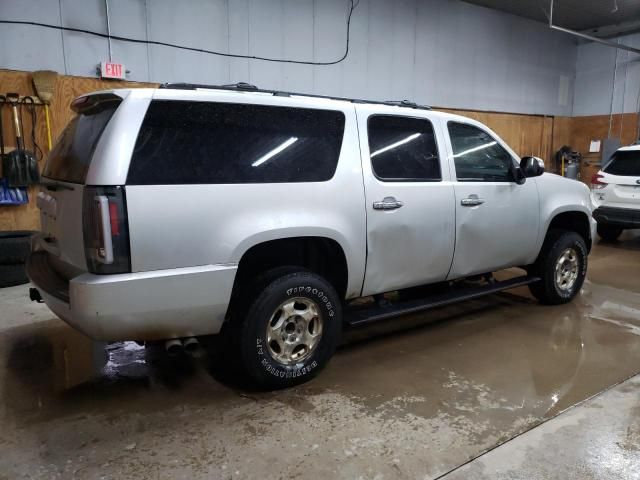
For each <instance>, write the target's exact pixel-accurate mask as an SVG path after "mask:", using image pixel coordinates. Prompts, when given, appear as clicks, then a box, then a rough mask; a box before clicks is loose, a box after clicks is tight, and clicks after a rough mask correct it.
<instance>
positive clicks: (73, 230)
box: [37, 179, 87, 276]
mask: <svg viewBox="0 0 640 480" xmlns="http://www.w3.org/2000/svg"><path fill="white" fill-rule="evenodd" d="M83 191H84V185H78V184H72V183H66V182H50V181H48V180H47V179H43V186H42V189H41V191H40V192H39V193H38V199H37V205H38V208H39V209H40V225H41V230H42V234H43V235H42V241H41V242H40V246H41V247H42V248H43V249H44V250H46V251H47V252H49V253H50V254H51V255H52V256H53V257H56V258H58V259H59V260H60V261H61V262H63V263H67V264H69V265H70V266H72V267H75V269H78V270H82V271H84V270H86V268H87V262H86V260H85V255H84V242H83V239H82V236H83V231H82V197H83ZM59 273H61V274H64V273H66V272H59ZM65 276H67V275H65Z"/></svg>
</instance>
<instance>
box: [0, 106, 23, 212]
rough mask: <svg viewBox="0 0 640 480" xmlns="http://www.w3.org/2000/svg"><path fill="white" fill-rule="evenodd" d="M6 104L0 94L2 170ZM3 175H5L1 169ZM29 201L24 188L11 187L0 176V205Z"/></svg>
mask: <svg viewBox="0 0 640 480" xmlns="http://www.w3.org/2000/svg"><path fill="white" fill-rule="evenodd" d="M6 104H7V98H6V97H5V96H4V95H0V164H2V168H3V170H4V168H5V167H4V163H5V161H4V160H5V158H6V153H5V149H4V124H3V118H2V109H3V107H4V106H5V105H6ZM3 175H6V174H5V173H4V171H3ZM25 203H29V196H28V194H27V189H26V188H11V187H9V182H8V181H7V179H6V178H0V205H24V204H25Z"/></svg>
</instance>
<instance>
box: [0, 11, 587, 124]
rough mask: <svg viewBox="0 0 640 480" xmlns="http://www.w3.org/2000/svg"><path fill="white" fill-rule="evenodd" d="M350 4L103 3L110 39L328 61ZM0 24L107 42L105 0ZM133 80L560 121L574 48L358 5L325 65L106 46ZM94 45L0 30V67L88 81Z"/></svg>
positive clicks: (490, 18)
mask: <svg viewBox="0 0 640 480" xmlns="http://www.w3.org/2000/svg"><path fill="white" fill-rule="evenodd" d="M349 3H350V2H349V0H189V1H176V0H146V1H145V0H109V13H110V15H109V18H110V25H111V33H112V34H114V35H122V36H130V37H134V38H140V39H146V38H148V39H153V40H160V41H165V42H173V43H179V44H183V45H188V46H194V47H199V48H207V49H212V50H220V51H223V52H231V53H238V54H249V55H262V56H269V57H278V58H289V59H297V60H314V61H327V60H333V59H336V58H339V57H340V56H341V55H342V54H343V52H344V48H345V42H346V17H347V13H348V9H349ZM0 18H2V19H13V20H31V21H38V22H46V23H53V24H56V25H60V24H62V25H64V26H70V27H76V28H84V29H90V30H95V31H99V32H103V33H106V31H107V27H106V23H107V22H106V15H105V2H104V0H20V1H18V0H4V1H1V2H0ZM112 51H113V60H114V61H117V62H122V63H124V64H125V65H126V67H127V69H130V70H131V74H130V77H129V78H130V79H132V80H140V81H157V82H166V81H188V82H203V83H230V82H236V81H247V82H251V83H254V84H257V85H258V86H260V87H263V88H274V89H286V90H297V91H304V92H313V93H322V94H331V95H343V96H353V97H364V98H372V99H403V98H409V99H412V100H415V101H417V102H420V103H426V104H432V105H438V106H443V107H450V108H466V109H479V110H492V111H507V112H518V113H541V114H555V115H570V114H571V110H572V98H573V84H574V81H575V64H576V52H577V46H576V43H575V40H574V39H573V38H571V37H569V36H567V35H564V34H562V33H557V32H551V31H549V29H548V28H546V27H545V26H544V25H542V24H539V23H535V22H532V21H528V20H524V19H521V18H518V17H514V16H511V15H507V14H503V13H500V12H496V11H493V10H488V9H485V8H481V7H477V6H473V5H469V4H466V3H463V2H460V1H459V0H361V1H360V4H359V6H358V7H357V9H356V11H355V12H354V15H353V20H352V28H351V51H350V54H349V57H348V58H347V60H346V61H344V62H342V63H340V64H339V65H335V66H306V65H291V64H279V63H267V62H262V61H255V60H244V59H229V58H223V57H214V56H210V55H204V54H200V53H192V52H185V51H180V50H175V49H171V48H167V47H162V46H146V45H142V44H130V43H123V42H119V41H113V42H112ZM108 55H109V49H108V43H107V40H105V39H100V38H95V37H89V36H87V35H84V34H80V33H70V32H65V33H61V32H59V31H56V30H48V29H42V28H37V27H28V26H14V25H0V67H3V68H12V69H18V70H36V69H45V68H49V69H53V70H56V71H58V72H60V73H67V74H71V75H82V76H87V75H95V67H96V65H97V64H98V63H99V62H100V61H101V60H106V59H108Z"/></svg>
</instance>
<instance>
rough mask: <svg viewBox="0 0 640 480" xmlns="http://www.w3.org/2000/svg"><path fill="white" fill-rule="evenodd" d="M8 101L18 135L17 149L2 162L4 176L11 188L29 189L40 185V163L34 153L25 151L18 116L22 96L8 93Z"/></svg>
mask: <svg viewBox="0 0 640 480" xmlns="http://www.w3.org/2000/svg"><path fill="white" fill-rule="evenodd" d="M6 98H7V101H8V102H9V104H10V105H11V109H12V111H13V128H14V131H15V135H16V149H15V150H13V151H12V152H11V153H9V154H8V155H6V156H5V157H4V158H3V161H2V174H3V175H4V178H6V179H7V182H8V186H9V187H28V186H29V185H33V184H36V183H38V181H39V180H40V173H39V172H38V162H37V160H36V158H35V156H34V155H33V153H31V152H28V151H27V150H25V149H24V142H23V141H22V132H21V129H20V117H19V116H18V102H19V101H20V96H19V95H18V94H17V93H7V97H6Z"/></svg>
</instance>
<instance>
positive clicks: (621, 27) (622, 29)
mask: <svg viewBox="0 0 640 480" xmlns="http://www.w3.org/2000/svg"><path fill="white" fill-rule="evenodd" d="M636 32H640V20H631V21H628V22H622V23H617V24H615V25H605V26H602V27H595V28H589V29H587V30H582V31H581V32H580V33H586V34H587V35H593V36H594V37H598V38H611V37H617V36H619V35H626V34H630V33H636Z"/></svg>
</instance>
